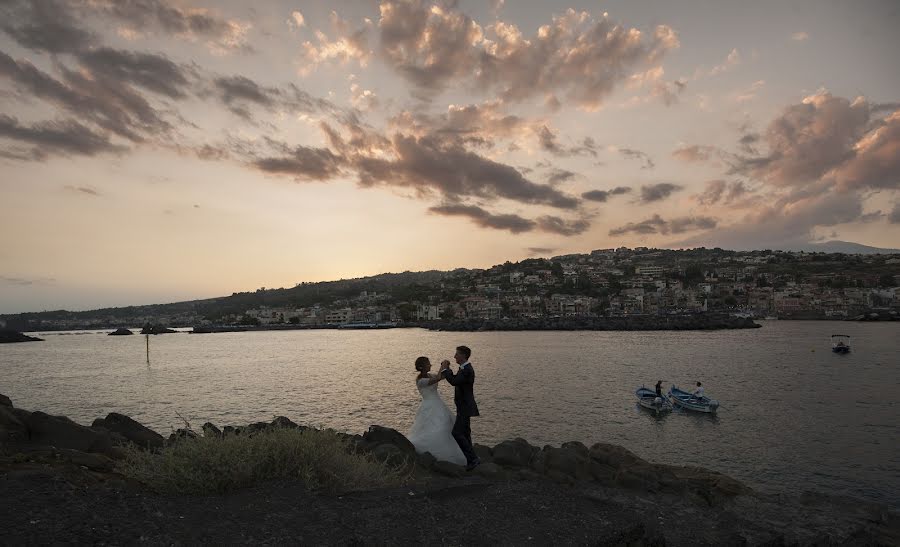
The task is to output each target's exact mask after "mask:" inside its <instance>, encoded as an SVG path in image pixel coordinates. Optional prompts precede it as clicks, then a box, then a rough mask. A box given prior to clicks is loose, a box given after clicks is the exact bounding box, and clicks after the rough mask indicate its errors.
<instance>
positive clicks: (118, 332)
mask: <svg viewBox="0 0 900 547" xmlns="http://www.w3.org/2000/svg"><path fill="white" fill-rule="evenodd" d="M129 334H134V333H133V332H131V331H130V330H128V329H116V330H114V331H112V332H111V333H109V334H107V336H128V335H129Z"/></svg>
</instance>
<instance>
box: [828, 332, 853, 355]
mask: <svg viewBox="0 0 900 547" xmlns="http://www.w3.org/2000/svg"><path fill="white" fill-rule="evenodd" d="M831 351H833V352H835V353H850V337H849V336H847V335H846V334H832V335H831Z"/></svg>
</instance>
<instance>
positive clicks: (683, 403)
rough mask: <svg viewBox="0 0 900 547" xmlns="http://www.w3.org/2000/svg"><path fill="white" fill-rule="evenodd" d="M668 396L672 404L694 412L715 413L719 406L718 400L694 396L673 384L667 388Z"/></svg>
mask: <svg viewBox="0 0 900 547" xmlns="http://www.w3.org/2000/svg"><path fill="white" fill-rule="evenodd" d="M669 398H670V399H671V400H672V404H674V405H676V406H680V407H681V408H684V409H687V410H693V411H694V412H706V413H707V414H715V413H716V410H718V408H719V401H717V400H715V399H710V398H709V397H705V396H704V397H695V396H694V395H693V394H692V393H688V392H687V391H683V390H681V389H678V388H677V387H675V386H672V387H671V388H669Z"/></svg>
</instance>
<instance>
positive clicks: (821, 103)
mask: <svg viewBox="0 0 900 547" xmlns="http://www.w3.org/2000/svg"><path fill="white" fill-rule="evenodd" d="M869 123H870V109H869V105H868V102H866V101H865V99H857V100H855V101H853V102H850V101H849V100H847V99H844V98H842V97H834V96H832V95H831V94H830V93H828V92H821V93H818V94H816V95H811V96H809V97H806V98H805V99H804V100H803V102H802V103H800V104H795V105H791V106H788V107H787V108H786V109H785V110H784V111H783V112H782V113H781V115H779V116H778V117H777V118H775V119H774V120H772V122H771V123H769V126H768V128H767V129H766V131H765V133H764V134H763V135H762V139H761V142H763V143H765V144H766V145H768V148H769V153H768V154H767V155H757V156H752V155H748V156H735V159H734V163H733V165H732V172H734V173H738V174H743V175H746V176H749V177H752V178H754V179H756V180H759V181H762V182H765V183H767V184H771V185H774V186H792V185H798V184H807V183H810V182H813V181H817V180H819V179H820V178H821V177H823V176H824V175H825V174H826V173H828V172H829V171H831V170H832V169H835V168H837V167H840V166H841V165H842V164H846V163H848V162H849V161H850V160H852V159H853V157H854V156H855V155H857V153H858V152H857V151H856V150H854V147H855V145H856V144H857V143H859V142H860V140H861V139H862V138H863V136H864V135H865V134H866V131H867V128H868V126H869ZM891 141H893V138H892V137H891V136H888V142H887V143H885V144H888V146H890V142H891ZM894 184H896V182H895V183H894Z"/></svg>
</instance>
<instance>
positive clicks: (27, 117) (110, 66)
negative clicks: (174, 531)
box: [0, 0, 900, 313]
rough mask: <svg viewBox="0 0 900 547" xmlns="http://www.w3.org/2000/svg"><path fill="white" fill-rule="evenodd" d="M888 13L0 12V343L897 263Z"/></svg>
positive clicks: (613, 9) (589, 7) (652, 7)
mask: <svg viewBox="0 0 900 547" xmlns="http://www.w3.org/2000/svg"><path fill="white" fill-rule="evenodd" d="M898 28H900V2H896V1H859V2H845V1H823V0H811V1H793V0H792V1H788V2H784V1H771V2H770V1H763V2H747V1H722V0H709V1H697V2H676V1H671V0H663V1H657V2H650V1H610V2H598V1H594V2H570V3H562V2H544V1H513V0H507V1H506V2H503V1H502V0H501V1H496V0H495V1H494V2H487V1H474V0H470V1H465V0H463V1H460V2H452V1H446V2H436V3H432V2H425V1H423V2H417V1H412V2H407V1H394V0H392V1H387V0H386V1H382V2H378V1H376V0H368V1H359V2H342V1H335V2H319V1H316V2H302V1H292V2H281V1H265V2H244V1H237V0H234V1H218V2H217V1H212V0H208V1H204V0H184V1H182V0H130V1H125V0H122V1H120V0H47V1H32V2H29V1H23V0H2V1H0V169H2V171H0V172H2V178H0V216H2V219H3V231H2V235H0V313H12V312H20V311H40V310H44V309H60V308H66V309H91V308H97V307H103V306H111V305H128V304H146V303H158V302H172V301H178V300H186V299H194V298H205V297H212V296H219V295H223V294H230V293H231V292H234V291H246V290H254V289H256V288H259V287H263V286H264V287H270V288H271V287H290V286H293V285H295V284H296V283H299V282H301V281H319V280H332V279H339V278H348V277H359V276H365V275H372V274H377V273H382V272H397V271H403V270H426V269H451V268H456V267H470V268H477V267H488V266H490V265H492V264H496V263H499V262H503V261H505V260H514V261H515V260H521V259H524V258H528V257H534V256H547V257H549V256H552V255H557V254H565V253H575V252H589V251H590V250H592V249H598V248H608V247H619V246H628V247H634V246H656V247H694V246H701V245H702V246H707V247H713V246H720V247H724V248H733V249H753V248H760V249H762V248H791V247H792V246H796V245H799V244H805V243H809V242H815V241H826V240H832V239H839V240H843V241H853V242H857V243H862V244H866V245H872V246H877V247H900V70H898V69H897V64H898V60H897V59H898V53H900V38H898V36H900V33H898V31H897V29H898Z"/></svg>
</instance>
